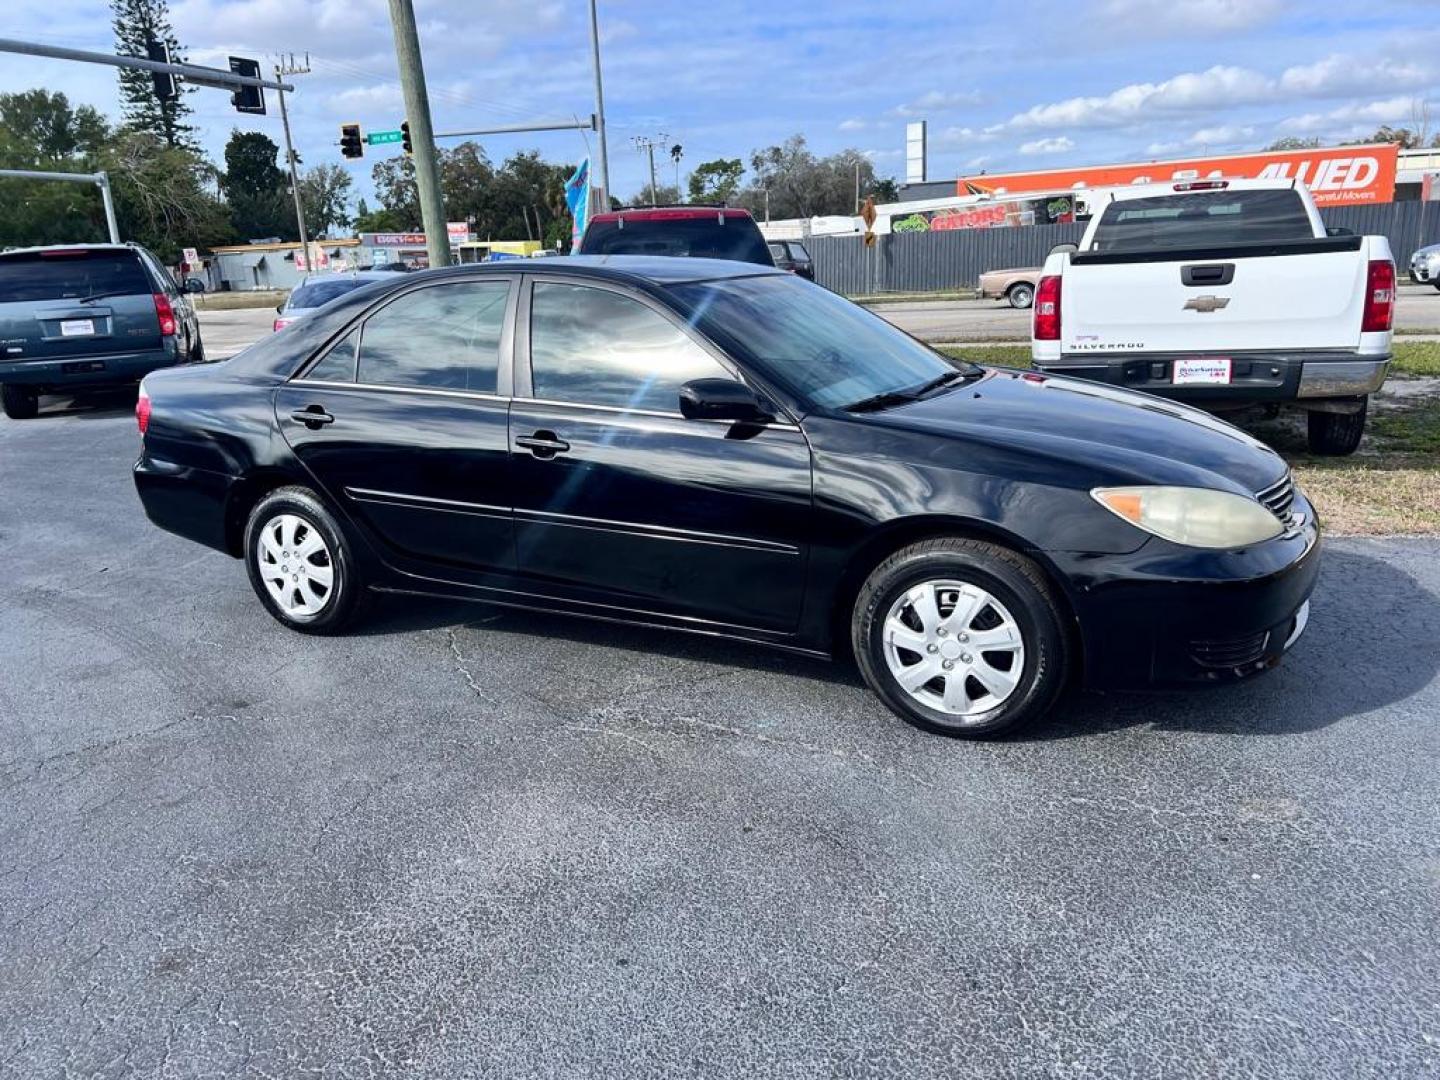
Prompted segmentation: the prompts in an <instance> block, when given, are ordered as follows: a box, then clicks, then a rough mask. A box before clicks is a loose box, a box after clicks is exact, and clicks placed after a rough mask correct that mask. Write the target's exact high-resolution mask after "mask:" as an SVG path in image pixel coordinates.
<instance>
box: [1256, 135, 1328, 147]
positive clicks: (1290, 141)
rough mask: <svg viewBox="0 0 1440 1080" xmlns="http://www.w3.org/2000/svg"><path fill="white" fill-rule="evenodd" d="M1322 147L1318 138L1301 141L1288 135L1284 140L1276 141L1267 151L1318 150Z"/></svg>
mask: <svg viewBox="0 0 1440 1080" xmlns="http://www.w3.org/2000/svg"><path fill="white" fill-rule="evenodd" d="M1319 147H1320V140H1319V139H1317V138H1313V137H1312V138H1309V139H1301V138H1298V137H1297V136H1294V135H1286V136H1285V137H1284V138H1283V139H1276V140H1275V141H1274V142H1272V143H1271V144H1270V145H1269V146H1267V147H1265V149H1266V150H1316V149H1318V148H1319Z"/></svg>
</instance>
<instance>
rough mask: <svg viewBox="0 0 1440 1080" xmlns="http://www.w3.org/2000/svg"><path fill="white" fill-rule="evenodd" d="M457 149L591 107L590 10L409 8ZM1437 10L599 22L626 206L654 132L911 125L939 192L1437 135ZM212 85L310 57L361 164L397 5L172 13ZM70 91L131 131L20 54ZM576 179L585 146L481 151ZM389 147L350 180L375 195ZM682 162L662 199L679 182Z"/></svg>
mask: <svg viewBox="0 0 1440 1080" xmlns="http://www.w3.org/2000/svg"><path fill="white" fill-rule="evenodd" d="M415 7H416V11H417V14H418V17H419V21H420V27H421V29H420V35H421V43H422V47H423V49H424V52H425V62H426V69H427V75H428V78H429V83H430V88H431V105H432V109H433V111H434V114H435V121H436V127H437V130H441V131H444V130H453V129H456V128H467V127H486V126H492V125H497V124H512V123H520V122H524V121H533V120H542V119H553V118H561V117H567V116H570V115H572V114H579V115H582V116H583V115H585V114H588V113H589V112H590V111H591V110H592V108H593V104H594V103H593V88H592V84H591V75H590V66H589V64H590V61H589V51H588V23H587V17H586V4H585V0H415ZM6 8H7V10H8V11H9V12H10V15H9V17H7V19H6V20H5V21H6V24H7V29H6V33H7V34H13V35H14V36H17V37H20V38H24V39H28V40H35V41H41V42H45V43H49V44H56V45H66V46H71V47H75V48H90V49H95V50H106V51H108V50H109V49H110V46H111V37H110V32H109V11H108V5H107V4H106V3H105V2H104V0H6ZM1437 8H1440V4H1437V2H1436V0H1366V2H1365V3H1351V4H1330V3H1314V2H1298V3H1296V2H1290V0H1094V2H1083V0H1071V2H1069V3H1058V2H1051V0H1033V2H1027V0H1019V2H1011V3H998V4H990V5H987V4H984V3H968V4H961V3H956V2H954V0H943V2H941V0H798V2H796V0H792V2H790V3H777V2H775V0H766V2H764V3H760V2H754V0H709V2H707V3H704V4H698V5H697V4H693V3H684V2H678V0H601V2H600V18H601V24H602V26H601V33H602V49H603V52H604V65H605V91H606V106H607V108H606V112H607V118H608V121H609V125H610V139H609V145H610V156H611V177H612V187H613V188H614V189H615V190H616V191H617V193H619V194H621V195H629V194H631V193H633V192H635V191H636V190H638V188H639V187H640V185H641V183H642V182H643V180H644V175H643V169H644V165H643V158H642V157H641V155H640V154H639V152H638V151H637V150H636V149H635V148H634V146H633V142H632V140H633V139H634V138H635V137H636V136H651V137H654V136H657V135H660V134H662V133H663V134H665V135H666V136H667V138H668V141H669V142H675V143H679V144H681V145H682V146H683V147H684V160H683V161H682V169H684V168H685V167H686V166H693V165H695V164H697V163H699V162H701V161H705V160H708V159H711V158H715V157H722V156H727V157H746V156H748V154H749V152H750V150H752V149H753V148H755V147H758V146H763V145H768V144H770V143H773V142H777V141H779V140H781V139H783V138H785V137H786V136H788V135H791V134H793V133H796V132H803V133H804V134H805V135H806V136H807V137H808V138H809V140H810V142H811V144H812V146H813V147H814V148H815V149H816V150H817V151H820V152H830V151H834V150H838V149H841V148H844V147H856V148H858V149H861V150H864V151H867V152H869V153H871V154H872V155H873V157H874V160H875V163H876V167H877V169H878V170H879V171H880V173H881V174H882V175H898V174H900V173H902V172H903V167H904V157H903V142H904V124H905V121H906V120H907V119H919V118H925V119H928V120H929V121H930V138H931V159H930V167H931V178H932V179H934V178H941V177H950V176H954V175H956V174H958V173H962V172H970V171H977V170H979V169H988V170H990V171H992V172H993V171H997V170H1001V169H1006V168H1012V167H1014V168H1044V167H1054V166H1060V165H1067V164H1077V165H1078V164H1092V163H1102V162H1107V161H1119V160H1127V159H1131V158H1135V157H1154V156H1159V155H1164V156H1172V155H1182V154H1186V153H1189V152H1192V151H1199V150H1205V151H1222V150H1241V149H1250V148H1256V147H1260V146H1263V145H1264V144H1266V143H1268V142H1270V141H1271V140H1273V139H1275V138H1277V137H1280V136H1282V135H1298V136H1312V135H1314V136H1319V137H1321V138H1323V139H1326V140H1332V139H1333V140H1338V139H1344V138H1354V137H1358V136H1363V135H1366V134H1368V133H1370V132H1371V131H1373V130H1374V129H1375V127H1376V126H1377V125H1379V124H1382V123H1389V124H1395V125H1409V126H1414V125H1415V123H1416V121H1417V118H1418V117H1419V116H1420V115H1421V113H1422V110H1424V109H1425V108H1427V103H1428V108H1429V111H1430V117H1431V119H1430V128H1431V130H1432V131H1435V130H1437V129H1440V18H1437ZM171 12H172V16H173V20H174V24H175V28H176V32H177V33H178V35H179V38H180V40H181V42H182V44H183V45H185V46H186V48H187V49H188V50H189V54H190V59H191V61H192V62H195V63H209V64H218V65H219V66H222V67H223V66H225V57H226V55H227V54H230V53H235V54H240V55H249V56H257V57H274V56H276V55H278V54H280V53H288V52H291V51H293V52H295V53H297V54H303V53H305V52H307V51H308V52H309V54H310V60H311V64H312V67H313V71H312V73H311V74H309V75H304V76H298V77H297V79H296V81H297V82H298V83H299V86H300V88H299V92H298V93H297V94H296V95H295V97H294V98H293V99H292V102H293V105H292V108H293V111H292V119H293V122H294V124H295V130H296V140H297V146H298V148H299V150H300V152H301V155H302V157H303V158H304V160H305V161H306V163H310V164H313V163H317V162H321V161H341V160H343V159H341V158H340V156H339V149H338V147H337V146H336V145H335V142H336V140H337V138H338V134H337V125H338V124H339V123H341V122H342V121H350V120H355V121H359V122H361V123H362V124H363V125H364V126H365V128H366V129H367V130H379V129H385V128H390V127H398V126H399V122H400V120H401V118H402V114H403V108H402V106H401V102H400V92H399V88H398V86H397V84H396V82H395V55H394V51H393V47H392V44H391V39H390V32H389V21H388V14H387V6H386V3H385V0H171ZM35 86H44V87H48V88H50V89H55V90H63V91H65V92H66V93H67V94H69V95H70V97H71V99H72V100H73V101H77V102H87V103H90V104H92V105H95V106H97V107H99V108H100V109H102V110H104V111H106V112H109V113H111V114H114V113H115V112H116V106H115V79H114V73H113V71H111V70H110V69H108V68H101V67H91V66H87V65H80V64H71V63H64V62H60V61H53V60H40V59H32V58H28V57H15V56H6V57H5V59H4V62H3V63H0V90H22V89H27V88H30V87H35ZM190 101H191V102H192V103H193V104H194V106H195V113H196V116H195V119H196V122H197V124H198V125H199V127H200V128H201V134H202V138H203V141H204V143H205V145H206V148H207V149H208V150H209V151H210V152H211V153H212V155H214V156H216V157H217V158H218V157H219V154H220V151H221V149H222V147H223V146H224V143H225V140H226V138H227V137H228V136H229V133H230V131H231V129H232V128H233V127H237V126H238V127H242V128H246V127H253V128H256V129H259V130H263V131H265V132H267V133H268V134H269V135H271V137H272V138H274V139H275V140H276V141H277V142H279V141H280V120H279V117H278V115H273V114H274V113H275V109H274V106H273V101H272V102H271V113H272V115H270V116H266V117H255V118H252V117H242V116H239V115H238V114H236V113H234V112H233V111H232V110H231V109H230V107H229V100H228V95H227V94H225V93H223V92H221V91H215V90H204V89H202V90H200V91H198V92H197V93H195V94H193V95H192V96H191V98H190ZM483 142H484V144H485V146H486V149H487V151H488V152H489V154H490V156H491V157H492V159H494V160H496V161H497V162H498V161H499V160H500V159H501V158H503V157H504V156H505V155H506V154H508V153H510V152H512V151H514V150H516V149H523V148H529V147H534V148H537V149H539V150H541V151H542V153H543V154H544V155H545V156H546V157H548V158H551V159H552V160H557V161H574V160H577V159H578V158H579V157H580V156H582V155H583V154H584V153H585V151H586V147H585V143H584V140H583V138H582V136H581V134H580V133H578V132H556V133H549V134H543V135H530V136H519V137H514V136H512V137H504V138H501V137H490V138H487V139H484V140H483ZM376 152H377V151H376V149H375V148H371V149H370V150H369V151H368V152H367V157H366V159H365V160H364V161H362V162H358V163H350V167H351V169H352V171H353V172H354V173H355V175H356V180H357V183H358V186H359V188H360V190H362V191H364V190H367V189H368V188H369V168H370V165H371V164H373V155H374V154H375V153H376ZM673 176H674V173H673V169H672V167H671V166H670V165H669V159H668V157H667V158H666V159H665V167H664V169H663V171H662V177H663V179H665V180H670V179H673Z"/></svg>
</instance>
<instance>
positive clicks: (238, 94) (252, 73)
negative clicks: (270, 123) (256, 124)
mask: <svg viewBox="0 0 1440 1080" xmlns="http://www.w3.org/2000/svg"><path fill="white" fill-rule="evenodd" d="M230 70H231V71H233V72H234V73H235V74H236V75H244V76H245V77H246V78H248V79H258V78H260V61H259V60H249V59H246V58H245V57H243V56H232V57H230ZM230 104H231V105H234V106H235V111H236V112H243V113H255V114H257V115H259V116H264V115H265V88H264V87H263V86H237V87H236V88H235V89H234V90H233V91H232V92H231V94H230Z"/></svg>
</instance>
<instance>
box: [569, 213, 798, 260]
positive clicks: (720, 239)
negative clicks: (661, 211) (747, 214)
mask: <svg viewBox="0 0 1440 1080" xmlns="http://www.w3.org/2000/svg"><path fill="white" fill-rule="evenodd" d="M579 254H581V255H680V256H684V255H690V256H694V257H696V258H701V259H734V260H736V261H739V262H753V263H759V264H760V265H761V266H773V265H774V261H773V260H772V259H771V258H770V252H769V250H768V249H767V248H766V247H765V238H764V237H762V236H761V235H760V228H759V226H758V225H756V224H755V222H753V221H751V220H750V219H749V218H739V217H737V218H726V219H725V223H724V224H723V225H722V224H721V223H720V222H719V221H717V220H716V219H715V217H714V216H712V215H708V214H707V215H706V216H705V217H700V218H664V219H659V220H649V221H647V220H646V219H644V218H641V217H629V218H626V219H625V224H624V227H623V228H622V227H621V225H620V222H618V221H592V222H591V223H590V227H589V228H588V229H586V230H585V235H584V237H583V238H582V239H581V241H580V251H579Z"/></svg>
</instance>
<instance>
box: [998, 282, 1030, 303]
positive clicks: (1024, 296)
mask: <svg viewBox="0 0 1440 1080" xmlns="http://www.w3.org/2000/svg"><path fill="white" fill-rule="evenodd" d="M1005 297H1006V299H1008V300H1009V301H1010V306H1011V307H1013V308H1020V309H1021V310H1024V309H1025V308H1028V307H1029V306H1030V305H1031V304H1033V303H1035V286H1034V285H1030V284H1027V283H1026V282H1023V281H1022V282H1020V283H1019V284H1018V285H1011V286H1010V291H1009V292H1007V293H1006V294H1005Z"/></svg>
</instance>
